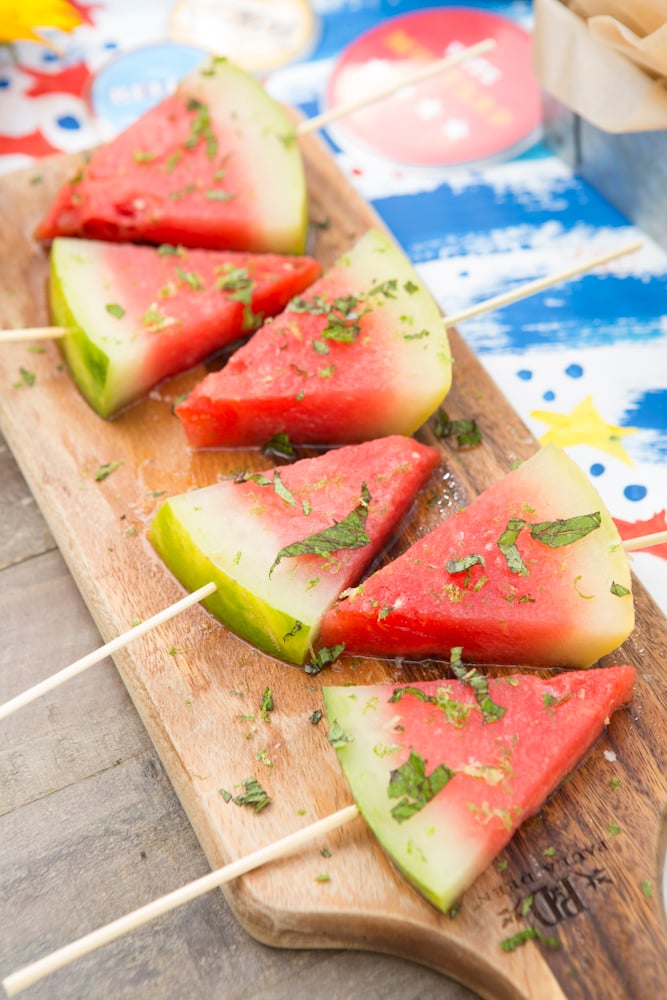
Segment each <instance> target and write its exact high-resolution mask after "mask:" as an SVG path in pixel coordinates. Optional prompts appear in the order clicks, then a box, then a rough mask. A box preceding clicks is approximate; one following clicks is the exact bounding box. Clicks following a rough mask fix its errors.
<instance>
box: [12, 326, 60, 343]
mask: <svg viewBox="0 0 667 1000" xmlns="http://www.w3.org/2000/svg"><path fill="white" fill-rule="evenodd" d="M69 332H70V330H69V327H66V326H29V327H25V328H24V329H22V330H0V344H2V343H12V342H14V341H16V340H58V339H59V338H60V337H64V336H65V334H66V333H69Z"/></svg>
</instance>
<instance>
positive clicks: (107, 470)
mask: <svg viewBox="0 0 667 1000" xmlns="http://www.w3.org/2000/svg"><path fill="white" fill-rule="evenodd" d="M122 464H123V463H122V462H120V461H119V462H107V463H106V465H100V467H99V469H98V470H97V472H96V473H95V482H96V483H101V482H102V480H103V479H106V478H107V476H110V475H111V473H112V472H115V471H116V469H119V468H120V466H121V465H122Z"/></svg>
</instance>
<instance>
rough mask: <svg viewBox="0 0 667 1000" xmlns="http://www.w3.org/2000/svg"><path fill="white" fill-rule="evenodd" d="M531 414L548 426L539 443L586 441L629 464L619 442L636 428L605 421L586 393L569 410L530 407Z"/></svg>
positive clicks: (562, 446) (630, 463)
mask: <svg viewBox="0 0 667 1000" xmlns="http://www.w3.org/2000/svg"><path fill="white" fill-rule="evenodd" d="M531 417H535V419H536V420H541V421H542V423H544V424H547V425H548V426H549V428H550V430H548V431H547V432H546V434H543V435H542V437H541V438H540V444H546V443H547V441H552V442H553V443H554V444H557V445H559V446H560V447H561V448H567V447H569V446H570V445H574V444H587V445H590V447H591V448H598V449H599V450H600V451H606V452H607V453H608V454H609V455H613V456H614V457H615V458H618V459H619V460H620V461H621V462H625V464H626V465H633V462H632V459H631V458H630V456H629V455H628V453H627V451H626V450H625V448H624V447H623V445H622V444H621V443H620V439H621V438H622V437H625V436H626V435H627V434H636V433H637V430H638V428H637V427H615V426H614V425H613V424H608V423H606V422H605V421H604V420H603V419H602V417H601V416H600V414H599V413H598V411H597V410H596V409H595V407H594V406H593V400H592V398H591V397H590V396H587V397H586V399H583V400H582V401H581V403H577V405H576V406H575V407H574V409H573V410H572V411H571V412H570V413H550V412H549V411H548V410H533V412H532V413H531Z"/></svg>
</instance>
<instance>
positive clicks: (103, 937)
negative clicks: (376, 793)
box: [2, 805, 359, 996]
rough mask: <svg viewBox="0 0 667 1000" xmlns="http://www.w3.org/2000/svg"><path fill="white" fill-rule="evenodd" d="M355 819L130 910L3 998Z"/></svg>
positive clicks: (33, 970)
mask: <svg viewBox="0 0 667 1000" xmlns="http://www.w3.org/2000/svg"><path fill="white" fill-rule="evenodd" d="M358 815H359V810H358V809H357V807H356V805H351V806H345V808H343V809H339V810H338V811H337V812H335V813H332V814H331V815H330V816H326V817H325V818H324V819H321V820H317V821H316V822H315V823H311V824H310V825H309V826H307V827H305V828H304V829H303V830H297V831H296V833H291V834H289V835H288V836H286V837H283V838H282V839H281V840H277V841H275V842H274V843H273V844H270V845H269V846H268V847H262V848H260V849H259V850H257V851H253V852H252V853H251V854H248V855H246V856H245V857H244V858H241V859H239V860H238V861H232V862H231V864H228V865H225V866H224V867H223V868H218V869H217V870H216V871H213V872H210V873H209V874H208V875H204V876H202V877H201V878H198V879H196V880H195V881H194V882H190V883H188V884H187V885H184V886H182V887H181V888H180V889H175V890H174V891H173V892H170V893H167V895H165V896H160V897H159V898H158V899H155V900H153V902H152V903H147V904H146V905H145V906H142V907H140V908H139V909H137V910H134V911H133V912H132V913H128V914H127V915H126V916H124V917H120V918H119V919H118V920H114V921H112V922H111V923H110V924H106V925H105V926H103V927H99V928H98V929H97V930H95V931H92V932H91V933H90V934H86V935H84V936H83V937H81V938H78V940H76V941H73V942H71V943H70V944H68V945H65V946H64V947H63V948H59V949H58V950H57V951H54V952H51V954H49V955H45V956H44V957H43V958H40V959H38V961H36V962H32V963H31V964H30V965H25V966H23V967H22V968H21V969H18V970H17V971H16V972H13V973H11V974H10V975H9V976H7V977H6V978H5V979H3V981H2V985H3V987H4V989H5V991H6V993H7V995H8V996H13V995H14V994H16V993H19V992H20V991H21V990H24V989H26V988H27V987H28V986H32V984H33V983H36V982H38V981H39V980H40V979H43V978H44V977H45V976H47V975H49V973H51V972H55V971H56V970H57V969H62V968H63V967H64V966H65V965H69V964H70V962H73V961H74V960H75V959H77V958H81V957H82V956H83V955H88V954H89V953H90V952H92V951H95V950H96V949H97V948H101V947H102V946H103V945H105V944H109V943H110V942H111V941H115V940H116V939H117V938H119V937H122V936H123V935H124V934H128V933H130V931H133V930H135V929H136V928H137V927H141V926H142V925H143V924H146V923H149V921H151V920H155V918H156V917H159V916H162V914H164V913H168V912H169V911H170V910H174V909H176V907H178V906H182V905H183V904H184V903H188V902H189V901H190V900H192V899H196V898H197V897H198V896H202V895H204V893H206V892H209V891H210V890H211V889H215V888H217V887H218V886H221V885H224V884H225V883H226V882H230V881H232V879H235V878H238V877H239V876H240V875H245V874H246V873H247V872H250V871H252V870H253V869H255V868H259V867H260V866H261V865H265V864H267V863H268V862H269V861H275V860H276V859H277V858H281V857H283V856H284V855H286V854H289V853H291V852H292V851H295V850H297V849H298V848H300V847H304V846H305V845H307V844H309V843H311V841H313V840H315V839H316V838H317V837H319V836H321V835H322V834H324V833H329V832H330V831H331V830H336V829H337V828H338V827H340V826H343V825H344V824H345V823H349V822H350V821H351V820H353V819H355V817H356V816H358Z"/></svg>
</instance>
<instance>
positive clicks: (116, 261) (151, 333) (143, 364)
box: [50, 237, 321, 417]
mask: <svg viewBox="0 0 667 1000" xmlns="http://www.w3.org/2000/svg"><path fill="white" fill-rule="evenodd" d="M320 273H321V267H320V265H319V264H318V263H317V261H316V260H314V259H313V258H312V257H293V256H288V255H278V254H250V253H242V252H241V251H233V250H230V251H222V250H219V251H216V250H186V249H184V248H183V247H173V246H171V245H168V244H165V245H163V246H161V247H157V248H155V247H148V246H134V245H133V244H131V243H125V244H122V243H106V242H103V241H99V240H83V239H71V238H68V237H58V238H57V239H55V240H54V241H53V244H52V248H51V272H50V301H51V314H52V317H53V320H54V322H55V323H57V324H58V325H60V326H65V327H70V328H71V329H72V332H71V333H69V334H67V335H66V336H65V337H64V338H63V339H62V340H61V347H62V350H63V353H64V355H65V358H66V360H67V363H68V364H69V367H70V369H71V371H72V374H73V376H74V379H75V381H76V383H77V385H78V386H79V389H80V390H81V393H82V395H83V396H84V397H85V398H86V399H87V400H88V402H89V403H90V405H91V406H92V407H93V409H94V410H96V411H97V413H99V414H100V415H101V416H103V417H108V416H111V415H113V414H115V413H117V412H118V411H119V410H120V409H122V408H123V407H125V406H127V405H128V404H129V403H132V402H134V401H135V400H136V399H138V398H140V397H141V396H143V395H144V394H145V393H146V392H148V390H149V389H151V388H152V387H153V386H154V385H156V384H157V383H158V382H160V381H161V380H162V379H164V378H167V377H168V376H170V375H175V374H176V373H178V372H181V371H185V370H186V369H188V368H192V367H193V366H194V365H196V364H199V362H200V361H203V360H204V358H207V357H209V356H210V355H211V354H213V353H215V351H218V350H220V349H221V348H223V347H225V346H227V345H228V344H231V343H232V342H234V341H236V340H237V339H238V338H240V337H242V336H245V335H246V334H248V333H250V332H251V331H252V330H254V329H256V328H257V327H258V326H259V325H260V323H261V322H262V320H263V319H264V317H266V316H272V315H274V314H275V313H277V312H280V311H281V309H283V308H284V306H285V304H286V303H287V302H288V301H289V299H290V298H291V297H292V296H293V295H294V294H296V293H297V292H300V291H302V290H303V289H304V288H306V287H307V286H308V285H310V284H311V283H312V282H313V281H314V280H315V279H316V278H317V277H318V276H319V275H320Z"/></svg>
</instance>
